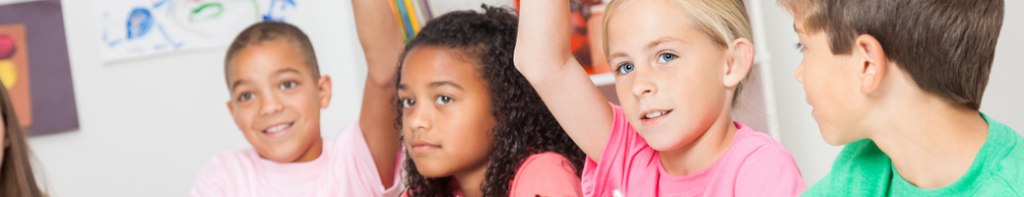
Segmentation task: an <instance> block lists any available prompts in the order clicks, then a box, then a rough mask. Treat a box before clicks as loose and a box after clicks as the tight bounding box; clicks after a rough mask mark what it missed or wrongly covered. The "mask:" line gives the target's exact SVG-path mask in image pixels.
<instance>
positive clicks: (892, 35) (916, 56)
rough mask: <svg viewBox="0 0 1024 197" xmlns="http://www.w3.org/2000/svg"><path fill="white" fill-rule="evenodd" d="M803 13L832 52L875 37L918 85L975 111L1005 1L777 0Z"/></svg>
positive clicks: (808, 26)
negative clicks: (822, 34) (865, 37)
mask: <svg viewBox="0 0 1024 197" xmlns="http://www.w3.org/2000/svg"><path fill="white" fill-rule="evenodd" d="M779 3H781V4H782V5H783V6H785V7H787V9H789V10H790V11H791V12H793V13H795V14H797V13H799V14H800V15H803V17H804V19H805V21H807V22H806V24H805V26H804V28H806V29H807V31H824V32H825V33H826V34H827V35H828V37H829V42H831V43H830V44H831V48H832V53H833V54H849V53H851V52H852V51H851V50H852V49H853V46H852V45H853V44H854V43H853V41H854V39H856V38H857V36H859V35H863V34H867V35H871V36H874V37H875V39H877V40H878V42H879V43H881V45H882V48H884V49H885V50H884V51H885V55H886V57H888V58H889V59H890V60H892V61H894V62H895V63H896V64H897V65H898V66H899V68H900V69H902V70H903V71H905V72H907V73H908V74H909V75H910V77H911V78H912V79H913V80H914V82H915V83H916V84H917V86H918V87H920V88H921V89H922V90H924V91H926V92H930V93H932V94H936V95H938V96H940V97H943V98H946V99H948V100H950V101H952V102H954V103H957V104H959V105H962V106H965V107H968V108H971V109H974V110H978V109H979V108H980V107H981V98H982V95H983V94H984V93H985V86H987V85H988V77H989V72H990V71H991V68H992V61H993V59H994V57H995V48H996V42H997V41H998V39H999V31H1000V29H1001V28H1002V25H1003V12H1004V8H1003V7H1004V3H1003V0H971V1H950V0H858V1H849V0H779Z"/></svg>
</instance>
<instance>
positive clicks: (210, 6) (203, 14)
mask: <svg viewBox="0 0 1024 197" xmlns="http://www.w3.org/2000/svg"><path fill="white" fill-rule="evenodd" d="M223 13H224V5H223V4H220V3H207V4H203V5H200V6H199V7H198V8H196V9H192V14H191V15H189V16H188V21H189V22H202V21H206V20H210V19H215V18H217V17H220V15H221V14H223Z"/></svg>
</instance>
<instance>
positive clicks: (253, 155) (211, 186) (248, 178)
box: [190, 1, 402, 196]
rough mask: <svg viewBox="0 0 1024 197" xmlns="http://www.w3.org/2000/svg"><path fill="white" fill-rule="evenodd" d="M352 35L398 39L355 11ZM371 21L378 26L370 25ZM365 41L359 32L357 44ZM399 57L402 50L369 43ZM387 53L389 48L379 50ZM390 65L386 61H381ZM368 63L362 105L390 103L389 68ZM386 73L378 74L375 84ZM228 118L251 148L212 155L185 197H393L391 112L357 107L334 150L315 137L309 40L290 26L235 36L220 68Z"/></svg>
mask: <svg viewBox="0 0 1024 197" xmlns="http://www.w3.org/2000/svg"><path fill="white" fill-rule="evenodd" d="M353 5H354V7H356V9H355V10H356V12H357V13H356V19H357V25H367V24H377V25H382V26H384V27H388V26H390V27H391V28H392V29H390V30H394V31H384V32H375V34H383V35H384V36H395V37H397V36H400V34H399V31H397V26H396V24H394V23H395V21H394V20H391V18H390V14H387V13H382V14H372V13H367V12H366V11H362V10H366V9H360V7H368V6H376V5H374V4H366V3H365V2H362V1H354V2H353ZM377 15H380V16H377ZM364 33H365V32H360V35H363V34H364ZM375 44H378V45H377V46H385V47H384V50H381V51H374V50H376V49H380V47H378V48H372V49H374V50H370V49H367V50H368V52H367V54H379V53H378V52H388V51H391V52H393V53H394V54H396V55H397V54H398V53H399V52H400V51H401V47H402V43H401V41H397V42H394V43H375ZM386 46H392V47H393V49H388V48H387V47H386ZM389 58H390V59H393V57H389ZM381 59H382V58H379V57H375V56H370V55H368V56H367V62H368V63H369V65H370V68H369V76H368V77H367V83H366V84H367V86H366V89H365V90H364V91H365V92H364V96H366V97H368V98H380V97H390V96H391V95H393V94H394V93H395V89H394V88H393V87H394V85H393V82H392V81H394V78H393V76H392V75H390V73H394V72H395V70H396V68H397V66H396V62H394V61H393V60H391V62H388V61H381ZM381 73H387V74H381ZM225 75H226V76H225V77H226V78H227V84H228V88H229V90H230V92H231V97H232V99H231V101H228V103H227V105H228V109H230V111H231V114H232V116H233V117H234V119H235V123H236V124H237V125H238V128H239V129H240V130H242V133H243V134H244V135H245V137H246V139H247V140H248V141H249V143H250V144H252V146H253V148H247V149H242V150H232V151H225V152H222V153H219V154H217V155H215V156H214V157H213V158H212V159H211V160H210V162H209V163H208V164H207V165H206V166H205V167H204V168H203V169H202V170H201V171H200V172H199V174H198V175H197V176H196V181H195V183H194V185H193V187H192V191H191V192H190V195H191V196H398V195H399V194H400V192H401V191H400V188H399V187H398V186H399V185H400V184H399V182H400V180H401V179H400V178H399V174H400V173H399V171H398V169H400V162H401V160H400V158H401V155H400V151H399V148H400V146H399V141H398V131H397V129H396V128H394V127H391V126H381V125H383V124H380V123H381V122H391V121H393V120H394V119H395V118H397V112H395V110H393V109H392V106H391V103H390V102H388V101H386V100H383V101H381V100H380V99H364V103H363V109H362V113H361V115H360V121H359V122H358V123H353V124H351V125H349V126H347V127H346V128H345V129H344V130H342V131H341V133H339V134H338V138H337V139H336V140H335V141H331V140H323V139H321V137H320V114H319V113H320V109H323V108H326V107H327V106H328V104H329V103H330V98H331V79H330V77H329V76H326V75H324V76H321V75H320V74H319V67H318V65H317V60H316V55H315V54H314V51H313V47H312V44H311V43H310V41H309V38H308V37H307V36H306V35H305V34H304V33H303V32H302V31H301V30H299V29H298V28H296V27H295V26H292V25H289V24H286V23H279V22H262V23H258V24H255V25H252V26H250V27H249V28H247V29H246V30H244V31H242V33H240V34H239V35H238V37H237V38H236V39H235V41H234V42H233V43H232V44H231V46H230V48H229V49H228V53H227V57H226V58H225Z"/></svg>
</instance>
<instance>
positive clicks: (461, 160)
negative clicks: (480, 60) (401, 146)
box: [398, 46, 495, 178]
mask: <svg viewBox="0 0 1024 197" xmlns="http://www.w3.org/2000/svg"><path fill="white" fill-rule="evenodd" d="M471 59H472V58H471V57H469V56H465V55H464V54H463V53H462V51H460V50H454V49H445V48H440V47H431V46H422V47H416V48H414V49H412V50H411V51H409V54H407V56H406V58H405V62H403V64H402V65H403V66H402V70H401V71H399V72H401V76H402V77H401V79H399V85H398V98H399V102H401V104H402V112H403V116H402V134H403V135H404V139H405V147H406V149H407V150H408V151H409V155H410V157H411V158H412V159H413V161H414V162H415V163H416V169H417V171H419V173H420V174H422V175H423V176H425V177H432V178H436V177H447V176H452V175H455V174H456V173H464V172H473V171H481V172H482V170H486V169H487V166H488V165H489V161H490V160H489V159H488V157H489V156H490V153H491V146H492V145H493V144H494V140H493V139H492V138H491V137H492V135H491V132H490V131H491V129H492V128H493V127H494V124H495V119H494V116H493V114H492V113H491V99H490V95H489V92H488V90H487V82H486V81H485V80H484V79H483V77H482V76H481V74H480V73H478V72H477V69H476V65H474V63H472V62H469V61H471Z"/></svg>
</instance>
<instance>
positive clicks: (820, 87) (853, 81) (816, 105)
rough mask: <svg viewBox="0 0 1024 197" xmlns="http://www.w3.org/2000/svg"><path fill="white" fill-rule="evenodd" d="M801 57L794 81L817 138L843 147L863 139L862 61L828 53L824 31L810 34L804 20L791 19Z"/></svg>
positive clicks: (830, 51)
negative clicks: (800, 87)
mask: <svg viewBox="0 0 1024 197" xmlns="http://www.w3.org/2000/svg"><path fill="white" fill-rule="evenodd" d="M794 26H795V28H796V32H797V35H798V36H799V37H800V43H801V45H802V46H803V48H802V49H801V51H802V53H803V55H804V58H803V61H802V62H800V66H798V67H797V69H796V73H795V75H796V79H797V81H800V83H802V84H803V85H804V91H805V92H806V93H807V98H806V99H807V104H810V105H811V107H812V108H813V110H812V111H811V115H812V116H813V117H814V120H815V121H816V122H818V128H819V129H820V130H821V136H822V138H824V139H825V142H827V143H829V144H831V145H843V144H847V143H850V142H854V141H857V140H860V139H864V138H866V136H865V135H864V134H863V133H860V132H859V131H861V130H862V129H858V122H860V120H862V119H863V117H864V114H865V113H866V112H865V109H866V107H865V102H864V99H863V95H862V94H860V84H861V81H860V77H859V73H860V72H859V70H858V69H861V68H863V65H859V64H861V63H862V62H858V61H856V59H855V58H852V56H851V55H835V54H833V53H832V49H831V46H830V44H829V40H828V35H827V34H826V33H825V32H824V31H816V32H810V31H806V30H805V28H804V19H803V17H801V16H795V17H794Z"/></svg>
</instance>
